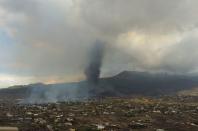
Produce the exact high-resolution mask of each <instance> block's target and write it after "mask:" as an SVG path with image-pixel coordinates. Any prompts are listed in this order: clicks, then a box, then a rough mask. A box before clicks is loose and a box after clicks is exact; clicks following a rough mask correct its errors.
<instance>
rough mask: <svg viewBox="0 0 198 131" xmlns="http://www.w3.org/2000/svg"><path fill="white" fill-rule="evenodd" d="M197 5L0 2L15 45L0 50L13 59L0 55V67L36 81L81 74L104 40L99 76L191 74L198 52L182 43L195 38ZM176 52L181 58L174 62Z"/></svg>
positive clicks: (1, 18) (156, 0)
mask: <svg viewBox="0 0 198 131" xmlns="http://www.w3.org/2000/svg"><path fill="white" fill-rule="evenodd" d="M197 6H198V1H197V0H191V1H189V0H171V1H168V2H167V1H164V0H149V1H148V0H125V1H121V0H108V1H107V0H94V1H93V0H56V1H55V0H45V1H41V0H20V1H17V0H1V1H0V28H4V29H5V30H6V31H8V33H9V34H11V35H12V39H13V41H14V43H15V44H14V51H13V50H12V51H11V52H9V51H7V52H5V51H2V50H3V49H0V53H1V54H0V55H1V56H5V55H7V54H6V53H11V54H12V55H11V56H13V58H12V60H10V61H12V63H7V64H6V63H5V60H4V59H3V58H2V59H0V60H1V65H6V71H7V72H12V73H13V74H15V75H19V76H28V77H29V76H34V77H35V78H39V79H40V78H42V77H44V78H45V79H47V78H48V77H51V78H52V77H57V76H58V77H65V76H67V77H70V76H71V77H72V76H73V75H74V76H77V75H79V74H80V75H83V74H84V69H85V68H86V67H87V61H86V59H88V58H87V52H89V50H90V48H91V47H92V46H93V43H94V41H95V40H96V39H99V40H100V41H104V42H105V43H108V44H107V45H106V48H105V50H106V51H105V52H106V53H105V58H104V60H103V66H102V72H101V75H102V76H107V75H109V74H117V73H118V72H120V71H122V70H143V71H154V72H155V71H161V70H162V71H170V72H173V73H177V72H185V73H188V72H194V71H195V70H197V67H198V64H197V62H196V60H195V59H197V57H198V54H197V53H192V54H190V53H186V52H191V50H193V52H197V49H198V46H197V44H193V46H188V47H189V48H183V47H185V46H186V45H189V43H197V41H198V33H197V32H198V31H197V30H198V29H197V23H198V17H197V15H196V14H197V13H196V12H198V9H197ZM1 10H3V12H4V15H2V13H1ZM191 34H193V35H194V36H195V37H194V38H193V41H192V40H190V39H191ZM186 37H188V38H186ZM183 43H185V44H183ZM190 45H191V44H190ZM175 48H176V49H175ZM194 50H196V51H194ZM2 52H3V54H2ZM179 56H185V57H182V58H179V64H177V63H176V62H175V61H177V60H178V57H179ZM189 58H190V60H191V61H190V62H187V63H189V64H186V60H189ZM181 65H182V67H181ZM0 70H4V71H5V68H4V69H0ZM86 74H87V75H88V74H89V75H90V74H91V73H86ZM96 74H97V73H96ZM90 76H91V75H90ZM96 76H97V75H96ZM87 78H89V77H87ZM91 78H92V77H91ZM80 80H83V78H82V79H80ZM37 81H40V80H38V79H37ZM78 81H79V80H78ZM33 82H35V80H34V81H33Z"/></svg>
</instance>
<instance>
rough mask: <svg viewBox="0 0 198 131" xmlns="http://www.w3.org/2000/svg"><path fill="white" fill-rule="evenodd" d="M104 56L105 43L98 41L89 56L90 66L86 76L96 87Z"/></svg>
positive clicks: (86, 70)
mask: <svg viewBox="0 0 198 131" xmlns="http://www.w3.org/2000/svg"><path fill="white" fill-rule="evenodd" d="M103 56H104V43H103V42H101V41H99V40H96V42H95V43H94V46H93V47H92V49H91V51H90V54H89V62H88V66H87V68H86V69H85V75H86V78H87V81H88V82H89V83H90V84H95V85H96V84H97V83H98V79H99V77H100V69H101V66H102V60H103Z"/></svg>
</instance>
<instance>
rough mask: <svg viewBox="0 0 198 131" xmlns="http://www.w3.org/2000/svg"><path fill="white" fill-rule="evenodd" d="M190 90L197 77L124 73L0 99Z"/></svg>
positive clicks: (12, 90)
mask: <svg viewBox="0 0 198 131" xmlns="http://www.w3.org/2000/svg"><path fill="white" fill-rule="evenodd" d="M194 87H198V77H196V76H184V75H169V74H150V73H146V72H134V71H124V72H121V73H120V74H118V75H116V76H113V77H109V78H101V79H100V81H99V84H98V85H90V84H88V83H87V82H85V81H83V82H79V83H62V84H50V85H45V84H42V83H38V84H31V85H25V86H15V87H9V88H6V89H2V90H0V97H1V98H13V99H22V98H26V100H28V102H34V101H39V102H43V101H47V102H48V101H49V102H56V101H63V100H67V99H79V98H90V97H105V96H107V97H108V96H119V97H127V96H133V95H146V96H159V95H175V94H177V93H178V92H181V91H183V90H185V91H186V90H190V89H192V88H194Z"/></svg>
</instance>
